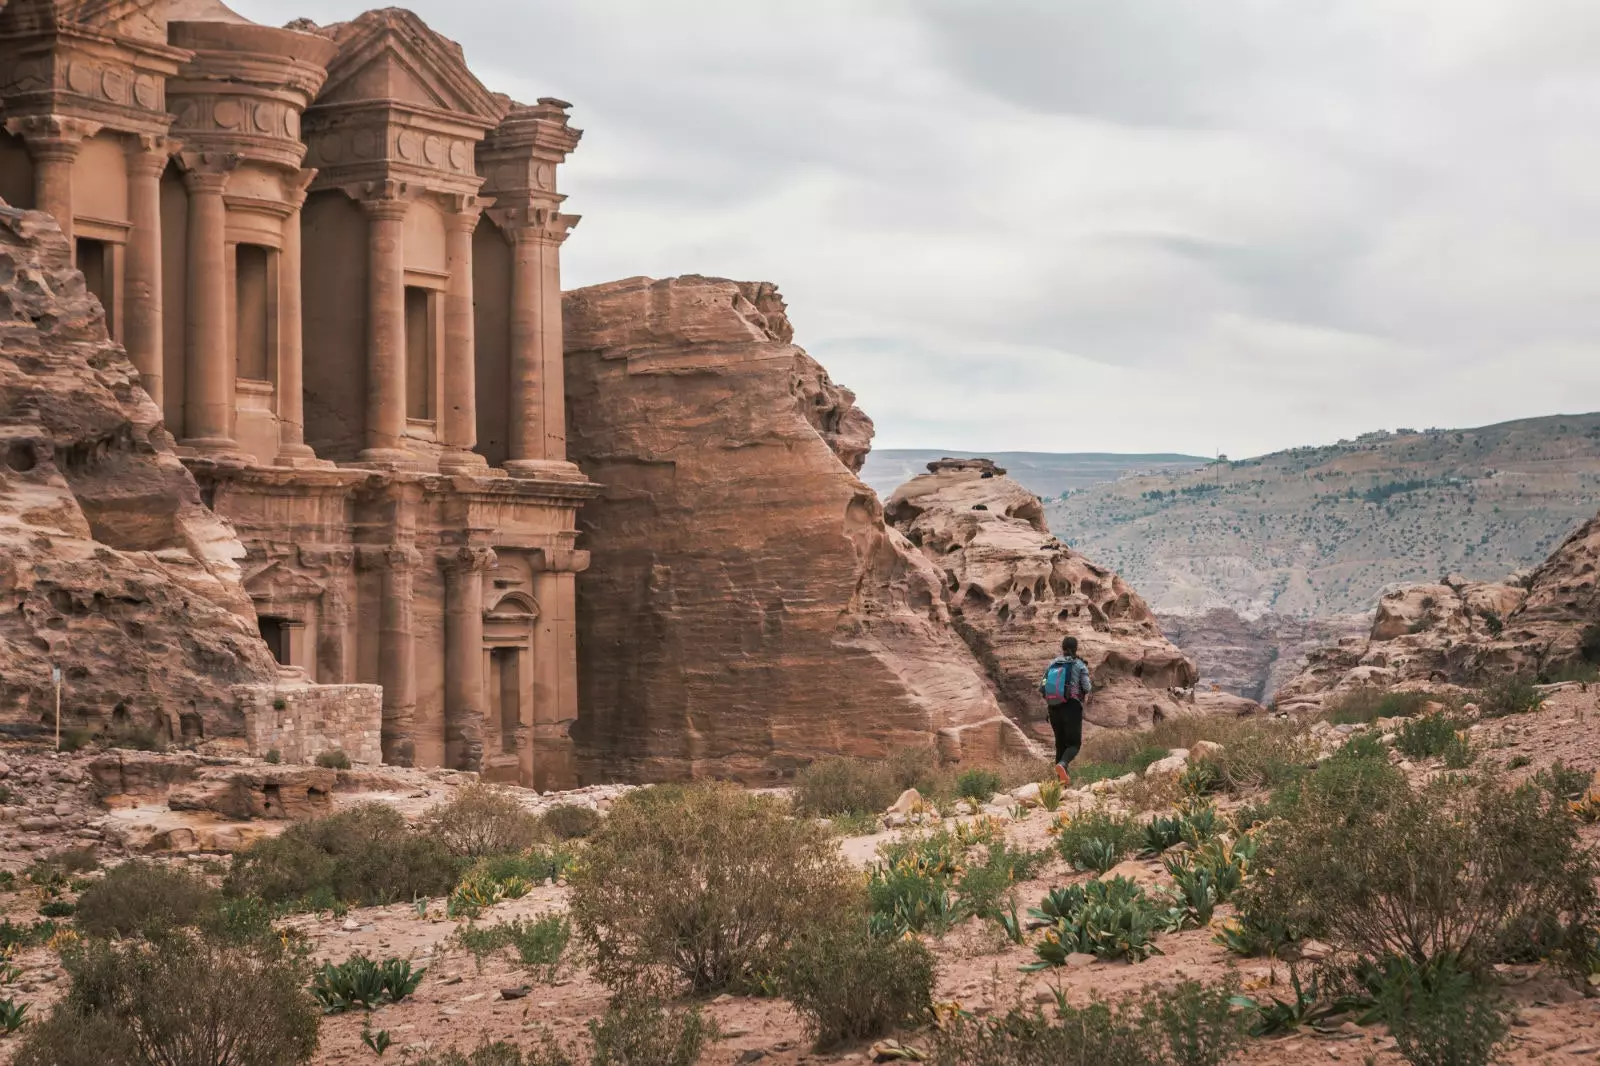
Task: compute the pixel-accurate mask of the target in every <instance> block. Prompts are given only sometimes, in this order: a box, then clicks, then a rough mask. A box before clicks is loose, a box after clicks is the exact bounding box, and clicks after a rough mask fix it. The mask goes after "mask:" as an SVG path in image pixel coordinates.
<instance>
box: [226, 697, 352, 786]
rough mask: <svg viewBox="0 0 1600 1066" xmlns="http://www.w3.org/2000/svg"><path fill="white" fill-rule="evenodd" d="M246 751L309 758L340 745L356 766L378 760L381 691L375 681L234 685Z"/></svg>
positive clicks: (287, 759)
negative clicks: (364, 683)
mask: <svg viewBox="0 0 1600 1066" xmlns="http://www.w3.org/2000/svg"><path fill="white" fill-rule="evenodd" d="M233 697H234V700H235V703H236V705H237V706H238V709H239V713H240V715H241V716H243V718H244V727H245V738H246V740H247V741H248V742H249V745H250V748H249V750H250V754H251V755H257V756H264V755H266V754H267V753H268V752H272V751H276V752H277V753H278V754H279V756H280V757H281V758H282V759H283V761H284V762H289V763H308V762H312V761H313V760H315V759H316V757H317V756H318V755H321V754H322V753H323V752H325V751H334V750H340V751H343V752H344V753H345V754H346V755H348V756H349V757H350V761H351V762H352V763H355V764H357V765H362V764H368V765H377V764H378V763H381V762H382V761H383V747H382V744H381V733H382V725H383V692H382V690H381V689H380V688H379V687H378V686H377V685H310V684H305V683H298V684H297V683H294V682H292V681H290V682H284V683H280V684H276V685H235V686H234V688H233Z"/></svg>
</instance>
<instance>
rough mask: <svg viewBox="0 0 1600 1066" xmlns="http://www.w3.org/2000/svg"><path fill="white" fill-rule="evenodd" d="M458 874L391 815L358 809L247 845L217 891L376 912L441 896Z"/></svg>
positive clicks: (441, 852) (444, 853)
mask: <svg viewBox="0 0 1600 1066" xmlns="http://www.w3.org/2000/svg"><path fill="white" fill-rule="evenodd" d="M460 868H461V864H460V862H459V861H458V860H457V859H456V858H455V857H454V856H452V855H451V854H450V852H449V850H448V849H447V848H446V847H445V846H444V844H443V843H442V842H440V841H439V840H438V839H436V838H434V837H431V836H428V835H427V834H424V833H418V832H414V831H413V830H411V829H410V828H408V827H407V826H406V824H405V820H404V819H403V818H401V817H400V814H399V813H398V812H397V811H395V810H394V808H392V807H388V806H385V805H384V804H381V803H365V804H360V805H358V806H355V807H351V808H349V809H348V810H344V811H340V812H339V813H338V814H333V815H329V816H328V817H326V818H318V819H315V820H313V821H309V822H296V823H295V824H293V825H291V826H290V827H289V828H288V829H287V830H285V831H284V832H283V833H282V834H281V835H279V836H277V837H273V838H269V839H265V840H259V841H257V842H256V843H254V844H252V845H251V846H250V847H248V848H246V849H245V850H244V851H242V852H240V853H239V854H238V855H236V856H235V857H234V861H233V867H232V869H231V870H230V871H229V873H228V877H227V880H226V882H225V883H224V886H223V889H224V891H225V892H227V893H228V894H229V895H230V896H233V897H243V896H257V897H259V898H261V899H263V900H265V901H266V902H268V903H274V904H290V905H294V906H299V907H310V908H320V907H332V906H334V905H336V904H340V903H343V904H353V905H378V904H385V903H394V902H397V901H409V900H413V899H416V898H418V897H420V896H443V895H446V894H448V893H449V892H450V890H451V888H452V887H453V886H454V885H455V882H456V877H457V875H458V874H459V872H460Z"/></svg>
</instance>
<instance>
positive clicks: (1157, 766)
mask: <svg viewBox="0 0 1600 1066" xmlns="http://www.w3.org/2000/svg"><path fill="white" fill-rule="evenodd" d="M1188 765H1189V749H1187V748H1173V749H1172V750H1171V751H1169V752H1167V754H1166V757H1165V758H1161V759H1157V760H1156V761H1155V762H1153V763H1151V764H1150V765H1149V766H1146V767H1145V768H1144V776H1146V777H1172V776H1175V775H1177V774H1181V773H1183V771H1184V769H1185V768H1186V767H1188Z"/></svg>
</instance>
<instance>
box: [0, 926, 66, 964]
mask: <svg viewBox="0 0 1600 1066" xmlns="http://www.w3.org/2000/svg"><path fill="white" fill-rule="evenodd" d="M59 929H60V927H59V926H57V925H56V923H55V922H50V921H44V922H34V923H33V924H32V925H22V924H20V923H17V922H13V921H12V920H11V919H10V918H6V919H3V920H0V955H5V954H6V953H7V952H8V950H9V949H11V948H31V947H37V946H38V945H40V944H44V943H47V942H48V941H49V940H50V938H51V937H53V936H55V935H56V933H57V932H58V931H59Z"/></svg>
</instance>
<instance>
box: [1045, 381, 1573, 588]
mask: <svg viewBox="0 0 1600 1066" xmlns="http://www.w3.org/2000/svg"><path fill="white" fill-rule="evenodd" d="M1597 500H1600V413H1596V414H1585V415H1555V416H1551V417H1547V418H1532V419H1524V420H1520V421H1516V422H1504V423H1500V424H1498V425H1493V426H1484V427H1480V428H1476V429H1460V430H1440V429H1429V430H1422V431H1417V430H1410V429H1401V430H1396V431H1394V432H1388V431H1380V432H1377V433H1369V434H1365V435H1363V436H1361V437H1359V438H1357V439H1355V440H1350V441H1340V442H1339V443H1337V444H1330V445H1325V446H1322V447H1308V448H1295V449H1291V450H1289V451H1283V452H1275V453H1273V454H1270V455H1265V456H1261V457H1259V458H1255V459H1245V460H1238V461H1228V460H1226V459H1222V460H1218V461H1216V462H1213V463H1209V464H1207V465H1205V466H1203V467H1200V468H1197V469H1194V470H1190V471H1186V472H1180V473H1172V474H1155V475H1146V476H1137V477H1128V478H1123V479H1121V480H1118V481H1115V482H1111V483H1108V484H1103V485H1099V486H1095V487H1092V488H1089V489H1086V490H1083V491H1076V492H1068V493H1066V494H1065V495H1058V496H1057V497H1056V498H1054V499H1050V500H1047V501H1046V503H1047V506H1046V515H1047V518H1048V521H1049V523H1050V528H1051V529H1052V530H1053V531H1054V532H1055V533H1056V535H1057V536H1059V537H1061V538H1062V539H1063V540H1065V541H1067V542H1068V543H1069V544H1071V545H1072V546H1073V547H1074V548H1076V549H1078V550H1080V551H1082V552H1084V553H1085V554H1086V555H1088V556H1089V557H1090V558H1092V559H1094V560H1095V561H1096V562H1098V563H1100V564H1101V565H1104V566H1108V567H1111V568H1112V569H1114V570H1116V571H1117V572H1118V573H1120V574H1122V575H1123V576H1124V577H1125V578H1126V579H1127V581H1128V583H1129V584H1131V585H1132V586H1133V587H1134V588H1136V589H1138V590H1139V592H1140V594H1141V595H1142V596H1144V597H1145V599H1146V600H1148V601H1149V602H1150V603H1151V605H1152V606H1154V607H1155V608H1156V609H1157V610H1159V611H1166V612H1174V611H1198V610H1207V609H1211V608H1215V607H1229V608H1232V609H1234V610H1236V611H1240V612H1243V613H1247V614H1255V613H1258V612H1262V611H1274V612H1277V613H1279V614H1286V615H1297V616H1315V617H1321V616H1328V615H1336V614H1346V613H1350V612H1360V611H1366V610H1369V609H1370V608H1371V607H1372V605H1373V603H1374V602H1375V601H1376V600H1377V598H1378V595H1379V593H1380V591H1381V590H1382V589H1383V588H1384V586H1386V585H1389V584H1391V583H1393V582H1402V581H1432V580H1437V579H1438V578H1439V577H1440V576H1441V575H1444V574H1447V573H1457V574H1460V575H1462V576H1463V577H1465V578H1468V579H1474V580H1490V579H1495V578H1500V577H1503V576H1505V575H1506V574H1508V573H1511V572H1513V571H1516V570H1519V569H1522V568H1525V567H1529V566H1533V565H1536V564H1538V563H1539V562H1541V561H1542V560H1543V559H1544V558H1545V557H1546V556H1547V555H1549V554H1550V552H1551V550H1552V549H1554V548H1555V546H1556V545H1557V544H1559V543H1560V542H1561V540H1562V538H1564V537H1565V536H1566V535H1567V534H1568V533H1569V532H1571V531H1572V529H1574V528H1575V527H1576V526H1578V525H1579V524H1581V523H1582V522H1583V521H1585V520H1586V519H1588V518H1590V517H1592V516H1593V514H1594V512H1595V507H1596V501H1597Z"/></svg>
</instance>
